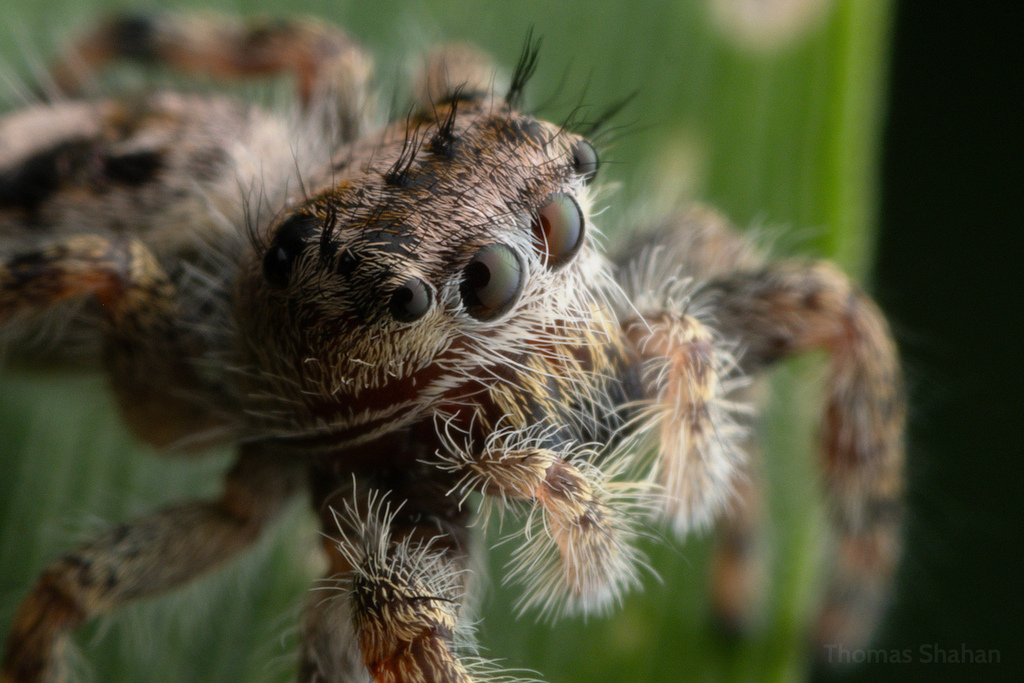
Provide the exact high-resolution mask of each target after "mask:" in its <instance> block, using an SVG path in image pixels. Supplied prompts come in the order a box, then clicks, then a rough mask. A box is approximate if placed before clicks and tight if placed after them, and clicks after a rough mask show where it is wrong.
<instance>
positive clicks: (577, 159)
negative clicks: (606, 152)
mask: <svg viewBox="0 0 1024 683" xmlns="http://www.w3.org/2000/svg"><path fill="white" fill-rule="evenodd" d="M600 165H601V162H600V160H599V159H598V158H597V150H596V149H594V146H593V145H592V144H590V143H589V142H587V141H586V140H580V141H579V142H577V143H576V145H575V146H573V148H572V168H573V170H574V171H576V175H581V176H583V182H584V183H585V184H587V185H589V184H590V181H591V180H593V179H594V176H595V175H597V168H598V166H600Z"/></svg>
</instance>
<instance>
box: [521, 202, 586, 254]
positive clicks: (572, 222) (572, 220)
mask: <svg viewBox="0 0 1024 683" xmlns="http://www.w3.org/2000/svg"><path fill="white" fill-rule="evenodd" d="M584 223H585V221H584V220H583V209H581V208H580V205H579V204H577V203H576V200H575V199H573V198H572V197H571V196H569V195H567V194H553V195H551V197H550V198H549V199H548V203H547V204H545V205H544V206H542V207H541V208H540V211H538V212H537V214H536V215H535V216H534V217H533V223H532V225H531V229H532V230H533V236H534V239H535V240H536V242H537V243H538V245H539V247H540V251H541V253H542V254H543V255H544V265H546V266H547V267H548V268H558V267H559V266H563V265H565V264H566V263H568V262H569V259H571V258H572V257H573V256H575V255H576V252H578V251H579V250H580V247H582V246H583V226H584Z"/></svg>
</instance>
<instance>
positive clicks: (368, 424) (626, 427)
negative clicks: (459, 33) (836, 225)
mask: <svg viewBox="0 0 1024 683" xmlns="http://www.w3.org/2000/svg"><path fill="white" fill-rule="evenodd" d="M121 58H128V59H135V60H142V61H147V62H156V63H163V64H166V65H169V66H171V67H173V68H177V69H180V70H183V71H192V72H209V73H212V74H215V75H220V76H228V77H238V76H245V75H252V74H265V73H275V72H282V71H294V72H295V73H296V74H297V76H298V79H297V82H298V84H299V100H300V106H299V107H298V108H297V110H296V112H295V115H294V116H292V117H291V118H284V117H282V116H280V115H278V114H272V113H269V112H267V111H264V110H261V109H258V108H256V107H253V106H249V105H243V104H240V103H239V102H236V101H233V100H231V99H228V98H226V97H220V96H213V95H204V96H196V95H183V94H177V93H171V92H160V93H153V94H148V95H144V96H138V97H135V98H133V99H124V98H122V99H117V98H109V99H81V98H77V97H76V95H77V94H78V93H80V92H81V90H82V86H83V82H84V81H85V80H87V79H88V78H89V76H90V74H92V73H93V72H94V71H95V70H97V69H99V68H100V67H102V66H103V65H104V64H106V63H108V62H110V61H113V60H117V59H121ZM535 62H536V50H535V49H534V47H533V46H531V45H529V44H528V46H527V48H526V49H525V50H524V53H523V56H522V58H521V60H520V63H519V65H518V66H517V67H516V69H515V71H514V73H513V75H512V76H511V79H510V84H509V86H508V87H507V89H505V90H503V91H499V89H498V87H497V86H496V85H495V82H496V78H495V76H494V71H493V69H492V67H491V66H490V64H489V62H488V60H487V59H486V57H485V56H483V55H482V54H480V53H479V52H477V51H476V50H475V49H472V48H470V47H467V46H457V45H450V46H447V47H443V48H441V49H439V50H438V51H436V52H435V53H433V54H432V55H431V56H429V57H428V58H427V59H426V60H425V65H424V66H423V68H422V69H421V73H420V75H419V78H418V81H417V84H416V88H415V98H414V104H413V106H412V107H411V109H410V110H409V111H408V112H407V113H406V114H404V115H401V116H398V117H396V118H395V120H393V121H392V122H391V123H389V124H387V125H386V126H384V127H381V128H377V127H373V126H372V125H371V121H372V120H373V116H372V112H373V103H374V98H373V97H372V96H371V94H370V93H369V92H368V87H367V84H368V82H369V79H370V70H371V64H370V60H369V58H368V57H367V56H366V55H365V54H364V52H363V51H362V49H361V48H360V47H359V46H358V45H357V44H356V43H355V42H354V41H353V40H352V39H351V38H350V37H348V36H347V35H346V34H345V33H344V32H342V31H340V30H339V29H337V28H335V27H332V26H328V25H325V24H322V23H319V22H316V21H312V20H298V21H273V22H262V23H261V22H256V23H251V24H245V25H241V24H235V23H232V22H230V21H228V20H212V19H211V18H209V17H204V18H202V19H199V18H197V17H194V16H190V15H184V16H177V15H175V16H163V17H157V18H153V17H136V16H125V17H119V18H115V19H112V20H110V21H108V22H106V23H104V24H102V25H100V26H99V27H97V28H96V29H94V30H93V31H92V32H90V33H88V34H86V35H85V36H84V37H83V38H82V39H81V40H80V41H79V42H78V43H77V44H76V45H75V46H74V48H73V49H72V50H70V51H69V53H68V54H67V55H66V57H65V58H63V59H62V60H59V61H58V62H57V63H56V65H55V67H54V69H53V76H54V80H55V82H56V83H57V84H59V86H60V88H61V89H62V91H63V93H64V94H65V97H62V98H59V99H56V100H54V101H51V102H46V103H39V104H36V105H33V106H28V107H26V108H25V109H23V110H21V111H18V112H15V113H12V114H9V115H7V116H6V117H4V118H2V119H0V140H2V141H3V144H2V145H0V325H3V329H4V330H5V334H6V337H7V338H8V343H9V346H10V347H12V348H18V347H19V345H21V344H22V342H23V341H24V339H26V338H27V337H29V336H31V333H32V332H33V331H36V330H38V329H46V330H51V331H53V330H60V334H61V335H63V336H62V337H61V341H60V342H59V343H58V346H60V344H61V343H64V344H70V343H71V340H76V343H77V341H79V340H81V339H82V338H83V337H85V338H88V337H90V335H91V336H92V337H93V338H94V339H95V340H97V341H98V342H99V344H98V345H97V346H98V349H100V351H98V353H97V360H99V361H101V362H102V363H103V364H104V365H105V367H106V369H107V371H108V372H109V374H110V377H111V380H112V387H113V390H114V393H115V395H116V397H117V400H118V402H119V404H120V407H121V410H122V413H123V417H124V419H125V421H126V422H127V424H128V425H129V426H130V428H131V429H132V430H133V431H134V433H135V434H136V435H137V436H138V437H139V438H140V439H142V440H143V441H145V442H148V443H150V444H153V445H155V446H157V447H161V448H165V449H168V450H171V451H176V450H177V451H181V450H189V451H195V450H202V449H205V448H208V447H209V446H211V445H215V444H221V443H225V442H233V443H236V444H237V452H238V455H237V460H236V462H235V464H234V466H233V467H232V468H231V469H230V470H229V472H228V473H227V475H226V480H225V483H224V490H223V494H222V495H221V497H220V498H218V499H216V500H208V501H193V502H187V503H184V504H181V505H177V506H173V507H168V508H165V509H163V510H159V511H157V512H155V513H153V514H151V515H149V516H146V517H143V518H141V519H138V520H135V521H133V522H130V523H128V524H123V525H119V526H116V527H114V528H112V529H110V530H109V531H108V532H106V533H104V534H103V535H101V536H99V537H97V538H95V539H93V540H92V541H91V542H89V543H86V544H85V545H82V546H81V547H79V548H77V549H75V550H73V551H71V552H70V553H68V554H66V555H65V556H63V557H62V558H60V559H59V560H57V561H56V562H54V563H53V564H52V565H51V566H50V567H49V568H48V569H47V570H46V571H45V572H44V573H43V575H42V576H41V577H40V579H39V581H38V583H37V584H36V586H35V588H34V589H33V590H32V592H31V593H30V594H29V595H28V597H27V598H26V599H25V601H24V602H23V604H22V606H21V608H20V610H19V612H18V613H17V616H16V617H15V620H14V623H13V626H12V628H11V632H10V634H9V636H8V639H7V644H6V652H5V654H4V659H3V679H2V680H3V681H4V682H5V683H28V682H29V681H54V680H61V679H62V677H63V676H64V675H65V667H64V666H63V665H62V660H61V657H60V654H61V652H62V649H63V644H64V643H65V642H66V640H67V639H68V638H69V635H70V632H71V631H72V630H73V629H74V628H75V627H77V626H78V625H79V624H81V623H83V622H85V621H87V620H89V619H91V618H93V617H95V616H96V615H99V614H102V613H105V612H107V611H109V610H113V609H115V608H117V607H118V606H120V605H122V604H124V603H126V602H128V601H130V600H133V599H135V598H139V597H142V596H145V595H150V594H153V593H156V592H158V591H165V590H169V589H171V588H173V587H175V586H178V585H181V584H183V583H186V582H188V581H190V580H191V579H193V578H194V577H196V576H198V575H199V574H201V573H203V572H205V571H207V570H209V569H211V568H212V567H215V566H216V565H218V564H220V563H222V562H225V561H227V560H229V559H232V558H234V557H235V556H237V555H239V554H241V552H242V551H244V550H245V549H246V548H247V547H249V546H250V545H251V544H252V543H253V541H254V540H255V539H257V538H258V537H259V536H260V533H261V531H263V530H264V528H265V527H266V526H267V525H268V524H269V523H270V522H271V521H272V520H273V519H274V518H275V515H276V514H277V513H278V512H279V510H280V509H281V508H282V506H283V505H284V504H285V503H286V502H287V501H288V500H289V499H290V498H292V497H294V496H295V495H297V494H298V493H299V492H300V491H302V490H308V491H309V492H310V495H311V499H312V503H313V509H314V511H315V512H316V514H317V515H318V516H319V518H320V520H321V524H322V530H323V539H324V540H323V552H324V555H325V557H326V562H327V565H328V567H329V569H328V576H329V577H330V578H332V579H333V580H335V581H336V585H338V586H339V588H338V589H337V590H336V591H335V593H334V594H333V595H332V597H331V598H330V599H326V600H325V599H324V597H323V595H322V594H317V595H315V596H313V597H312V598H311V599H310V601H309V604H308V606H307V609H306V613H305V617H304V620H303V626H302V634H303V636H302V637H303V644H302V648H301V653H300V662H299V671H300V679H301V680H303V681H355V680H367V679H368V678H370V677H372V678H373V680H377V681H396V682H399V681H400V682H405V683H414V682H417V683H418V682H426V681H437V682H448V683H451V682H454V681H472V680H481V679H483V678H486V676H487V674H488V671H493V670H494V669H493V667H492V666H490V665H488V664H486V663H480V661H479V660H478V659H476V658H471V657H466V656H464V655H465V654H466V650H465V647H466V643H465V641H464V640H462V638H463V632H464V629H463V628H462V625H463V624H464V622H465V621H466V619H467V617H466V614H465V613H464V612H465V611H466V607H465V605H466V602H467V592H468V591H469V590H470V589H471V588H472V582H471V581H470V572H469V570H468V569H467V565H468V562H469V560H470V550H471V546H472V544H471V543H470V532H469V528H470V526H471V525H472V524H473V523H474V520H475V519H476V518H477V516H478V511H479V509H481V508H482V509H483V510H484V511H485V512H486V511H487V510H498V511H503V510H506V509H511V510H513V511H515V512H517V513H519V514H521V515H522V516H523V517H524V518H525V525H526V532H524V533H523V534H522V535H521V536H519V537H518V541H517V542H518V546H517V549H516V550H515V551H514V553H513V557H514V560H515V565H514V567H513V569H512V571H511V574H512V577H513V578H514V579H515V580H518V581H520V582H521V583H522V585H523V587H524V589H523V599H522V606H523V607H524V609H533V610H538V611H540V612H541V613H546V614H550V615H553V616H557V615H561V614H564V613H571V612H583V613H593V612H600V611H603V610H605V609H607V608H609V607H610V606H614V604H615V603H616V602H617V601H618V600H619V599H620V597H621V595H622V594H623V592H624V591H628V590H630V589H633V588H637V587H639V583H640V571H639V570H640V568H642V567H643V566H644V563H645V560H644V557H643V555H642V553H640V552H639V551H638V550H636V546H635V541H636V537H637V536H638V535H639V534H641V533H642V525H643V524H644V523H645V522H646V521H651V520H654V521H658V522H663V523H667V524H668V525H670V526H671V528H672V529H673V530H674V531H675V532H676V533H678V534H680V535H683V534H685V533H686V532H687V531H688V530H690V529H692V528H695V527H703V526H706V525H709V524H710V523H711V522H712V521H714V520H715V519H716V518H718V517H719V516H720V515H721V513H722V512H723V510H724V509H725V508H726V507H727V505H730V504H732V505H734V506H735V507H736V508H737V509H738V510H740V511H741V512H742V511H743V510H744V509H745V507H746V504H745V503H746V501H747V499H749V498H750V497H752V496H754V495H755V494H756V492H755V491H754V490H753V489H754V487H753V486H751V485H749V484H747V483H745V482H747V479H745V473H746V471H747V468H748V463H747V458H746V456H745V451H746V449H747V444H746V443H745V433H746V430H745V424H746V423H747V421H748V419H747V416H748V413H750V412H751V408H752V407H753V406H754V404H755V403H756V402H755V401H754V400H753V394H752V393H751V392H750V390H749V389H748V388H747V385H748V384H749V378H751V377H754V376H755V375H757V374H758V373H760V372H761V371H762V370H764V369H765V368H766V367H767V366H768V365H770V364H771V363H773V362H774V361H776V360H778V359H780V358H784V357H787V356H790V355H793V354H797V353H801V352H803V351H805V350H809V349H824V350H825V351H827V352H828V354H829V359H830V360H829V375H828V383H827V389H826V397H825V402H824V406H825V408H824V421H823V435H822V442H821V467H822V469H823V471H824V481H825V488H826V490H827V493H828V495H829V497H830V500H831V507H830V519H831V522H832V524H833V525H834V527H835V529H834V530H835V534H836V536H837V538H838V552H837V553H836V554H835V562H834V564H835V566H834V571H833V575H832V579H831V583H830V585H829V589H828V592H827V599H826V603H825V606H824V609H823V611H822V613H821V617H820V620H819V622H818V629H819V630H818V633H817V634H816V636H817V638H818V639H819V641H821V642H851V641H852V640H856V639H859V638H863V637H864V635H865V633H866V632H868V631H869V630H870V628H871V625H872V623H873V621H874V619H875V617H876V615H877V613H878V611H879V609H880V607H881V605H882V604H883V602H884V596H885V594H886V587H887V584H888V579H889V576H890V574H891V572H892V570H893V567H894V565H895V562H896V559H897V556H898V542H897V536H898V526H899V517H900V508H901V488H902V466H903V453H902V428H903V413H904V408H903V395H902V390H901V379H900V369H899V364H898V360H897V356H896V351H895V348H894V345H893V343H892V340H891V338H890V335H889V331H888V329H887V326H886V323H885V321H884V319H883V318H882V316H881V314H880V313H879V311H878V310H877V308H876V307H875V306H874V304H873V303H872V302H871V301H870V300H869V299H868V298H867V297H866V296H865V295H864V294H862V293H861V292H860V291H858V290H857V289H856V287H854V286H853V285H851V283H850V282H849V281H848V280H847V278H846V277H845V276H843V275H842V274H841V273H840V272H839V271H838V270H837V269H836V268H834V267H833V266H831V265H829V264H827V263H806V262H778V263H770V262H768V261H767V259H766V258H765V257H764V255H763V254H761V253H760V251H759V250H758V249H756V248H755V247H754V246H753V245H752V244H750V243H749V242H748V241H747V240H746V239H744V238H743V237H741V236H739V235H738V234H737V233H735V232H733V230H732V229H731V228H730V227H729V226H728V225H727V223H726V222H725V221H724V220H723V219H722V218H720V217H719V216H717V215H716V214H714V213H713V212H711V211H709V210H705V209H693V210H690V211H688V212H681V213H679V214H677V215H674V216H672V217H670V218H668V219H666V220H665V221H664V222H663V224H662V225H660V226H658V227H657V228H656V229H651V230H648V231H646V232H644V233H643V234H642V235H640V236H638V237H636V238H635V239H634V241H633V243H632V244H630V245H629V246H628V247H627V248H626V249H624V250H623V251H622V252H621V254H620V255H619V256H618V257H616V258H606V257H605V256H603V255H602V253H601V251H600V250H599V249H598V246H597V245H596V244H595V240H594V233H595V229H594V226H593V221H594V219H595V210H594V206H593V204H594V198H595V192H594V189H593V188H592V181H593V180H594V179H595V176H596V174H597V171H598V165H599V163H598V153H597V151H596V150H595V148H594V146H593V145H592V144H591V143H590V142H588V141H587V139H585V138H584V137H581V136H580V135H578V134H576V133H575V132H572V131H571V130H568V129H567V127H566V126H559V125H554V124H551V123H548V122H545V121H541V120H538V119H536V118H534V117H532V116H530V115H529V114H526V113H523V112H522V111H520V96H521V93H522V89H523V87H524V85H525V83H526V81H527V79H528V78H529V76H530V74H531V72H532V71H533V69H534V66H535ZM54 316H61V317H63V318H64V319H65V320H64V324H63V325H60V326H53V325H50V324H48V321H49V320H50V319H52V318H53V317H54ZM743 524H744V520H743V515H742V514H740V515H739V516H738V517H734V518H732V519H731V521H729V522H727V524H726V529H725V533H726V534H727V535H728V534H733V535H735V536H737V537H739V536H741V535H742V534H743V533H745V530H744V528H743ZM727 547H728V546H727ZM733 548H734V550H735V552H734V553H733V554H731V555H727V556H725V557H724V558H723V559H722V561H723V562H724V563H725V566H726V569H725V570H723V572H722V574H723V576H725V575H729V573H730V571H732V572H733V574H734V573H735V571H741V570H742V566H741V565H742V563H743V562H744V561H745V558H744V555H743V552H742V543H737V544H734V546H733ZM730 563H731V564H732V565H735V566H731V567H730V566H728V565H730Z"/></svg>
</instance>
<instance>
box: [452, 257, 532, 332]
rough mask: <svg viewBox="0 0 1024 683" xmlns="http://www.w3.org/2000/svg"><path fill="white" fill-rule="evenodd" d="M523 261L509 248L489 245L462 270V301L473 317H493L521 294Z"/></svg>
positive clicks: (501, 312)
mask: <svg viewBox="0 0 1024 683" xmlns="http://www.w3.org/2000/svg"><path fill="white" fill-rule="evenodd" d="M523 270H524V269H523V262H522V260H521V259H520V257H519V254H517V253H516V252H515V251H514V250H512V248H511V247H507V246H505V245H504V244H489V245H487V246H486V247H483V248H482V249H481V250H480V251H478V252H476V255H475V256H473V259H472V260H471V261H470V262H469V265H467V266H466V269H465V270H463V271H462V286H461V287H460V289H459V291H460V292H461V293H462V301H463V303H465V305H466V311H467V312H469V314H470V315H471V316H473V317H474V318H476V319H477V320H493V319H494V318H497V317H498V316H500V315H501V314H503V313H505V312H506V311H508V309H510V308H512V304H514V303H515V302H516V300H517V299H518V298H519V295H520V294H522V293H523V284H524V277H523Z"/></svg>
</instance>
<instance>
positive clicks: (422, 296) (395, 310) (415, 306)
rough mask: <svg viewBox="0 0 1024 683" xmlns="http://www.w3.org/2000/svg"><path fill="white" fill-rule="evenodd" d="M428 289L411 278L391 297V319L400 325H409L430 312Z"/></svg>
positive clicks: (423, 283)
mask: <svg viewBox="0 0 1024 683" xmlns="http://www.w3.org/2000/svg"><path fill="white" fill-rule="evenodd" d="M431 299H432V297H431V294H430V288H429V287H427V285H426V283H425V282H423V280H420V279H419V278H416V277H411V278H409V279H408V280H406V281H405V282H403V283H402V286H401V287H399V288H398V289H396V290H395V293H394V294H392V295H391V303H390V304H389V308H390V309H391V317H393V318H394V319H395V320H397V321H398V322H400V323H411V322H412V321H414V320H419V319H420V318H422V317H423V316H424V315H425V314H426V313H427V311H429V310H430V301H431Z"/></svg>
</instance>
